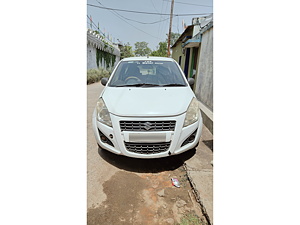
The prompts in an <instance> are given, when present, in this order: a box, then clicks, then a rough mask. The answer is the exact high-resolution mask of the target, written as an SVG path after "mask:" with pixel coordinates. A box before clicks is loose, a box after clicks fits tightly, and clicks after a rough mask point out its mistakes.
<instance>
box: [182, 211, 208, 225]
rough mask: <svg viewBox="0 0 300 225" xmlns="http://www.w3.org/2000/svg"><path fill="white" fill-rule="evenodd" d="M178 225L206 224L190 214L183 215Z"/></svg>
mask: <svg viewBox="0 0 300 225" xmlns="http://www.w3.org/2000/svg"><path fill="white" fill-rule="evenodd" d="M179 225H207V223H206V222H205V221H203V220H201V219H200V218H199V217H198V216H197V215H196V214H194V213H191V214H186V215H184V216H183V217H182V218H181V220H180V223H179Z"/></svg>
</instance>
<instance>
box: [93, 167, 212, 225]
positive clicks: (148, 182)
mask: <svg viewBox="0 0 300 225" xmlns="http://www.w3.org/2000/svg"><path fill="white" fill-rule="evenodd" d="M171 178H177V179H178V180H179V182H180V188H177V187H175V186H173V185H172V182H171ZM103 191H104V193H105V194H106V195H107V199H106V200H105V201H104V202H103V203H102V204H101V205H100V206H98V207H92V208H89V209H88V214H87V219H88V225H106V224H107V225H109V224H114V225H118V224H124V225H125V224H143V225H145V224H149V225H150V224H151V225H153V224H159V225H164V224H206V223H205V222H204V221H205V218H204V217H203V215H202V213H201V210H200V207H199V203H197V202H196V201H195V198H194V195H193V193H192V189H191V186H190V183H189V181H188V179H187V176H186V173H185V170H184V168H183V166H181V167H179V168H178V169H176V170H173V171H163V172H159V173H141V174H138V173H133V172H127V171H124V170H120V171H118V172H117V173H115V174H114V175H113V176H112V177H111V179H110V180H108V181H106V182H105V183H104V184H103ZM188 218H190V219H188ZM189 220H190V221H189ZM192 220H194V222H193V221H192ZM201 220H203V222H201Z"/></svg>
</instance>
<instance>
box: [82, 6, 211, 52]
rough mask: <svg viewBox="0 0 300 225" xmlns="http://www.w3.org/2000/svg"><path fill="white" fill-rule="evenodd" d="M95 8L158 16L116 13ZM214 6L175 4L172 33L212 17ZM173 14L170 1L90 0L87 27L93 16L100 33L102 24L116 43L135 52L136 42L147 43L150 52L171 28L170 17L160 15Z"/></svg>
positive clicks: (94, 25)
mask: <svg viewBox="0 0 300 225" xmlns="http://www.w3.org/2000/svg"><path fill="white" fill-rule="evenodd" d="M91 5H94V6H91ZM96 6H100V7H106V8H112V9H120V10H130V11H138V12H148V13H157V14H145V13H133V12H125V11H115V10H108V9H103V8H98V7H96ZM212 6H213V1H212V0H178V1H177V0H175V1H174V9H173V15H174V16H173V21H172V32H175V33H180V34H181V33H182V32H183V31H184V29H183V25H182V24H183V22H184V23H186V25H191V23H192V18H194V17H200V16H204V15H208V14H210V13H212V12H213V7H212ZM170 12H171V0H122V1H120V0H87V17H86V21H87V22H86V26H87V28H91V26H90V20H89V19H88V17H90V16H91V17H92V21H93V23H94V24H92V28H93V29H94V30H95V29H97V28H96V26H98V23H99V27H100V30H101V31H102V32H105V34H106V35H108V34H109V35H110V36H111V37H112V40H113V41H115V42H118V39H119V40H120V41H121V42H122V43H123V44H125V43H130V45H131V46H133V48H134V43H135V42H142V41H145V42H147V43H148V47H149V48H150V49H151V50H156V48H157V46H158V43H159V42H161V41H165V40H166V38H167V35H166V34H168V33H169V24H170V16H169V15H159V14H170ZM177 14H178V16H177ZM180 14H195V15H187V16H181V15H180ZM158 21H161V22H158ZM156 22H157V23H156ZM147 23H148V24H147Z"/></svg>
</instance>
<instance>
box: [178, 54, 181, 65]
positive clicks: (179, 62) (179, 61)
mask: <svg viewBox="0 0 300 225" xmlns="http://www.w3.org/2000/svg"><path fill="white" fill-rule="evenodd" d="M178 64H179V66H181V56H179V60H178Z"/></svg>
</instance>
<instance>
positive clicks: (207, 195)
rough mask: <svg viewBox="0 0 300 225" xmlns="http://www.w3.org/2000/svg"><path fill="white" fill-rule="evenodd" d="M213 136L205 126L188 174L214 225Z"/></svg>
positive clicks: (188, 162)
mask: <svg viewBox="0 0 300 225" xmlns="http://www.w3.org/2000/svg"><path fill="white" fill-rule="evenodd" d="M212 163H213V135H212V134H211V133H210V132H209V130H208V129H207V128H206V127H205V126H204V127H203V130H202V135H201V139H200V143H199V145H198V147H197V150H196V154H195V156H194V157H192V158H190V159H188V160H187V161H186V162H185V164H186V170H187V174H188V176H189V177H190V179H191V184H192V186H193V187H194V188H195V191H194V192H195V193H194V194H195V195H196V197H197V200H198V201H199V203H200V204H201V207H202V209H203V210H204V214H206V216H207V217H208V218H207V219H208V220H209V221H210V223H211V224H213V166H212Z"/></svg>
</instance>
